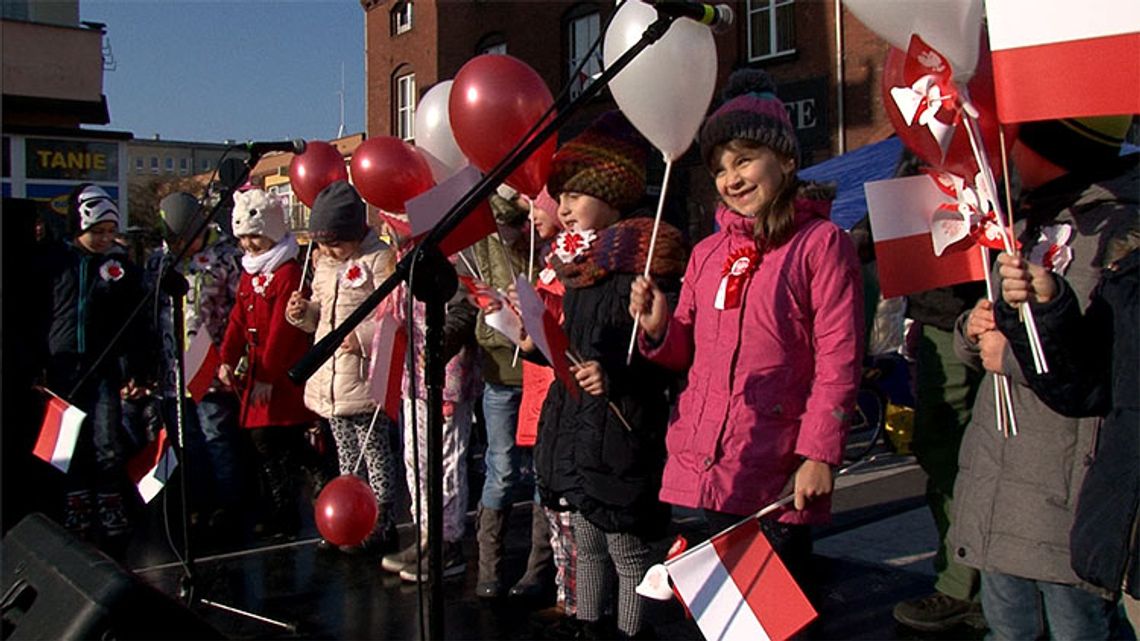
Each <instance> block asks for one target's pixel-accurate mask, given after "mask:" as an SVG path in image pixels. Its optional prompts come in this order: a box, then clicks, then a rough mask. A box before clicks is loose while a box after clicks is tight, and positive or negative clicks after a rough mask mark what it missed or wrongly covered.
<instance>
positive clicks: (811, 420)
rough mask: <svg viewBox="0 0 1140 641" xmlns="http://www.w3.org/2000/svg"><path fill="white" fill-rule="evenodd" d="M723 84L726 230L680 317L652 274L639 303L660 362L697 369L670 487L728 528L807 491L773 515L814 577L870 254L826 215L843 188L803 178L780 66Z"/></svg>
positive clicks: (851, 398) (775, 539) (712, 163)
mask: <svg viewBox="0 0 1140 641" xmlns="http://www.w3.org/2000/svg"><path fill="white" fill-rule="evenodd" d="M724 96H725V100H726V102H725V103H724V104H723V105H722V106H721V107H720V108H719V109H717V110H716V111H715V112H714V113H713V114H712V115H711V116H709V118H708V119H707V120H706V121H705V123H704V125H703V126H702V128H701V133H700V145H701V154H702V157H703V158H704V159H705V162H706V164H707V166H708V167H709V169H710V171H711V172H712V173H713V176H714V178H715V181H716V188H717V192H718V193H719V194H720V197H721V200H722V202H721V204H720V205H719V207H718V208H717V212H716V219H717V223H718V225H719V231H718V232H716V233H714V234H713V235H712V236H709V237H708V238H705V239H704V240H703V241H701V242H700V243H699V244H697V246H696V247H695V248H694V249H693V253H692V256H691V257H690V259H689V264H688V267H687V269H686V271H685V277H684V281H683V282H684V284H683V286H682V289H681V295H680V299H679V300H678V303H677V308H676V309H675V310H674V311H673V313H672V314H671V315H670V314H669V311H668V307H667V305H666V302H665V297H664V296H663V294H662V293H661V291H660V290H658V289H657V287H656V286H655V285H654V284H653V282H652V281H651V280H648V279H644V278H641V279H638V280H637V281H636V282H634V283H633V285H632V288H631V289H632V291H631V297H630V313H631V314H633V315H635V316H636V314H638V313H640V314H641V321H640V326H641V329H642V330H644V331H643V332H642V335H641V338H640V349H641V351H642V353H643V354H644V355H645V356H646V357H647V358H649V359H651V360H653V361H655V362H657V363H659V364H661V365H664V366H666V367H668V368H671V369H674V370H678V371H683V370H685V369H686V368H687V369H688V371H689V373H688V384H687V386H686V388H685V390H684V391H683V392H682V393H681V395H680V397H679V399H678V402H677V406H676V408H675V410H674V413H673V417H672V419H671V421H670V425H669V432H668V435H667V437H666V446H667V448H668V453H669V458H668V461H667V463H666V464H665V472H664V478H663V480H662V487H661V494H660V496H661V499H662V500H663V501H667V502H669V503H674V504H676V505H681V506H685V507H691V508H701V509H703V510H704V512H705V516H706V518H707V520H708V522H709V529H710V533H715V532H718V531H720V530H722V529H724V528H726V527H728V526H730V525H732V524H734V523H736V522H737V521H739V520H741V519H742V518H744V517H745V516H747V515H750V514H752V513H754V512H757V511H758V510H760V509H761V508H763V507H764V506H766V505H768V504H769V503H772V502H774V501H776V500H778V499H779V498H781V497H782V496H783V495H785V494H786V493H788V492H794V494H795V502H794V509H793V507H792V506H789V507H788V508H785V509H783V510H780V511H777V512H775V513H773V514H772V515H770V516H769V517H768V518H765V519H762V521H761V526H762V529H763V531H764V533H765V534H766V535H767V536H768V539H769V540H770V541H771V543H772V547H773V548H774V549H775V550H776V552H777V553H778V554H779V555H780V557H781V559H783V560H784V562H785V563H786V564H787V565H788V567H789V569H790V570H791V571H792V573H793V575H795V576H796V578H797V580H798V581H799V582H800V584H801V585H803V584H804V578H805V573H804V570H805V568H806V565H807V563H808V560H809V557H810V556H811V532H810V524H812V523H821V522H825V521H826V520H827V519H828V518H829V516H830V510H831V502H830V494H831V490H832V468H834V467H835V466H838V465H839V463H840V461H841V460H842V457H843V446H844V440H845V438H846V434H847V428H848V416H849V413H850V412H851V410H852V408H853V407H854V403H855V390H856V388H857V386H858V383H859V378H860V372H861V369H860V368H861V362H862V344H861V343H862V336H863V330H862V327H861V324H862V321H861V318H862V311H861V309H862V292H861V290H862V283H861V280H860V273H859V261H858V259H857V257H856V253H855V248H854V246H853V244H852V243H851V241H850V240H849V239H848V238H847V235H846V233H845V232H844V231H843V230H841V229H840V228H838V227H836V226H835V225H834V224H832V223H831V222H829V220H828V214H829V211H830V194H825V193H823V192H824V190H823V189H822V188H820V187H819V186H816V185H809V184H804V183H801V182H800V181H799V180H798V179H797V178H796V174H795V171H796V165H797V159H798V157H799V146H798V144H797V142H796V137H795V130H794V129H793V128H792V125H791V122H790V121H789V120H788V116H787V112H786V111H785V110H784V105H783V103H781V102H780V100H779V98H777V97H776V96H775V93H774V87H773V85H772V82H771V80H770V79H769V78H768V75H767V74H766V73H764V72H762V71H757V70H742V71H739V72H736V73H734V74H733V75H732V77H731V78H730V79H729V82H728V85H727V86H726V88H725V90H724Z"/></svg>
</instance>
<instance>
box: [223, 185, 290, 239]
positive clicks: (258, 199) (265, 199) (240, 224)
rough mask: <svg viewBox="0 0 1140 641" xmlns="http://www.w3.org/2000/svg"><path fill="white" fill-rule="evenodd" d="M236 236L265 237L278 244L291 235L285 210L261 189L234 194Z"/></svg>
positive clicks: (234, 227)
mask: <svg viewBox="0 0 1140 641" xmlns="http://www.w3.org/2000/svg"><path fill="white" fill-rule="evenodd" d="M233 231H234V236H265V237H266V238H268V239H269V240H272V241H273V242H275V243H276V242H277V241H279V240H281V239H282V238H284V237H285V234H287V233H289V226H288V225H286V224H285V208H284V207H283V206H282V205H281V201H280V200H278V199H277V197H276V196H272V195H270V194H267V193H265V192H264V191H262V190H260V189H250V190H248V191H243V192H235V193H234V212H233Z"/></svg>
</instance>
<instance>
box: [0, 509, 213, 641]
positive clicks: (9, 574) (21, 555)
mask: <svg viewBox="0 0 1140 641" xmlns="http://www.w3.org/2000/svg"><path fill="white" fill-rule="evenodd" d="M2 547H3V550H2V551H0V554H2V556H3V560H2V562H0V563H2V565H3V575H2V580H3V582H2V584H0V594H2V596H0V610H2V614H3V616H2V628H0V638H3V639H222V638H224V637H223V636H222V635H221V634H219V633H218V631H217V630H215V629H213V628H212V627H211V626H210V625H209V624H207V623H206V622H204V621H202V620H201V619H199V618H198V616H197V615H195V614H194V613H192V612H191V611H190V610H189V609H187V608H186V607H185V606H183V605H182V604H181V603H179V602H177V601H175V600H174V599H172V598H170V597H168V596H166V595H165V594H163V593H161V592H159V591H158V590H156V589H154V588H153V587H151V586H149V585H147V584H146V583H145V582H143V581H142V579H140V578H139V577H137V576H135V575H134V574H131V573H130V572H128V571H126V570H124V569H123V568H122V567H121V566H119V564H118V563H116V562H115V561H114V560H113V559H111V557H109V556H107V555H106V554H104V553H102V552H100V551H99V550H97V549H95V548H94V547H92V546H90V545H88V544H86V543H83V542H81V541H79V540H77V539H76V538H75V537H73V536H72V535H71V534H70V533H68V532H67V531H66V530H64V529H63V528H62V527H61V526H59V525H58V524H56V523H55V522H54V521H52V520H51V519H48V518H47V517H46V516H44V515H43V514H38V513H36V514H32V515H30V516H28V517H26V518H24V519H23V520H22V521H20V522H19V523H17V524H16V526H15V527H13V528H12V529H11V530H10V531H9V532H8V534H7V536H5V537H4V540H3V545H2Z"/></svg>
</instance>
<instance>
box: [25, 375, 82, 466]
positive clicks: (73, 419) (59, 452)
mask: <svg viewBox="0 0 1140 641" xmlns="http://www.w3.org/2000/svg"><path fill="white" fill-rule="evenodd" d="M44 391H45V392H47V393H48V395H49V398H48V402H47V407H46V408H45V411H44V420H43V423H41V424H40V435H39V437H38V438H37V439H36V445H35V447H34V448H32V454H34V455H36V457H37V458H39V459H41V460H43V461H45V462H47V463H51V464H52V465H53V466H54V467H56V468H58V469H59V470H60V471H61V472H63V473H65V474H66V473H67V468H68V467H70V466H71V455H72V454H73V453H74V452H75V441H76V440H77V439H78V438H79V428H80V427H81V426H82V425H83V419H85V418H86V417H87V413H86V412H84V411H83V410H81V409H79V408H78V407H75V406H74V405H72V404H70V403H68V402H67V401H65V400H63V399H62V398H60V397H59V396H56V395H55V393H53V392H52V391H51V390H48V389H46V388H44Z"/></svg>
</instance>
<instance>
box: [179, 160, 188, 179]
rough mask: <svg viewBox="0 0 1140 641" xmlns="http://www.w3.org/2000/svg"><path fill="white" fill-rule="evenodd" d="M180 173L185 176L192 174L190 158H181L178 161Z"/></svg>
mask: <svg viewBox="0 0 1140 641" xmlns="http://www.w3.org/2000/svg"><path fill="white" fill-rule="evenodd" d="M178 173H180V174H182V175H183V176H185V175H187V174H189V173H190V159H189V158H179V159H178Z"/></svg>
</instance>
